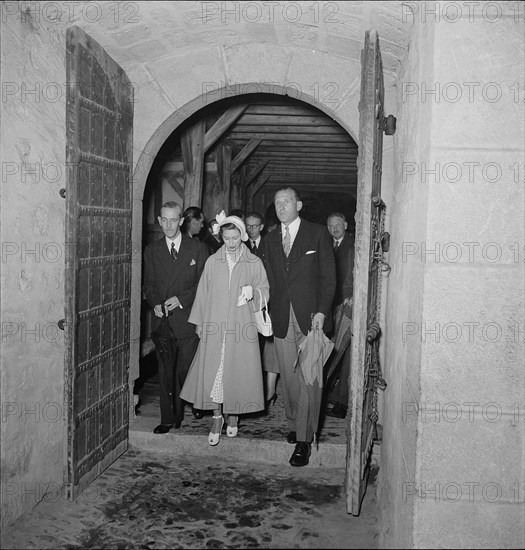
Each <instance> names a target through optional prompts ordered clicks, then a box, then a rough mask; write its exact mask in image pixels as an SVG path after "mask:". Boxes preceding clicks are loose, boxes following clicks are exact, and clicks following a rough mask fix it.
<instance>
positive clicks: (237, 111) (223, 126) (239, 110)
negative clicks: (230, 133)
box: [204, 104, 248, 154]
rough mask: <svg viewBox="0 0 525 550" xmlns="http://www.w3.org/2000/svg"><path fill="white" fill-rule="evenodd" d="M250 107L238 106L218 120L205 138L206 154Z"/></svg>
mask: <svg viewBox="0 0 525 550" xmlns="http://www.w3.org/2000/svg"><path fill="white" fill-rule="evenodd" d="M246 107H248V105H247V104H246V105H244V104H243V105H236V106H235V107H231V108H230V109H228V110H227V111H226V112H224V113H223V114H222V116H221V117H220V118H219V120H217V122H216V123H215V124H214V125H213V126H212V127H211V128H210V129H209V130H208V131H207V132H206V135H205V136H204V154H206V153H207V152H208V151H209V150H210V148H211V147H212V146H213V144H214V143H215V142H216V141H217V140H218V139H219V138H220V137H221V136H222V135H223V134H224V132H226V130H227V129H228V128H229V127H230V126H231V125H232V124H233V123H234V122H235V121H236V120H237V119H238V118H239V117H240V116H241V115H242V114H243V113H244V111H245V110H246Z"/></svg>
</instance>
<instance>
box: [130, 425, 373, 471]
mask: <svg viewBox="0 0 525 550" xmlns="http://www.w3.org/2000/svg"><path fill="white" fill-rule="evenodd" d="M129 444H130V446H132V447H135V448H136V449H141V450H144V451H156V452H160V453H167V454H169V455H170V456H177V455H181V456H188V455H194V456H209V457H213V456H215V457H220V458H222V459H231V460H243V461H245V462H264V463H267V464H287V463H288V461H289V460H290V456H291V455H292V452H293V449H294V446H293V445H290V444H289V443H287V442H286V441H275V440H271V439H261V438H250V437H241V436H237V437H227V436H226V434H223V435H222V436H221V439H220V441H219V444H218V445H216V446H214V447H212V446H210V445H209V444H208V437H207V436H206V435H196V434H184V433H180V432H169V433H167V434H162V435H159V434H154V433H153V432H152V431H144V430H134V429H133V428H132V429H130V432H129ZM380 449H381V447H380V446H379V445H374V447H373V453H372V465H379V458H380ZM307 467H308V468H345V467H346V445H342V444H334V443H320V444H319V446H318V447H317V446H316V445H312V454H311V456H310V462H309V464H308V466H307Z"/></svg>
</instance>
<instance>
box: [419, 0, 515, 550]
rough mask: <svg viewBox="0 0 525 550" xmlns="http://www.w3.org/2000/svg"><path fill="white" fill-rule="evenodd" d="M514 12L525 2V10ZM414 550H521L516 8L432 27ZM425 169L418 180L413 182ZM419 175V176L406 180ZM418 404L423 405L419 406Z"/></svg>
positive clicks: (428, 98)
mask: <svg viewBox="0 0 525 550" xmlns="http://www.w3.org/2000/svg"><path fill="white" fill-rule="evenodd" d="M522 7H523V6H522ZM434 27H435V47H434V57H433V59H434V74H433V78H432V83H427V89H428V88H430V85H432V87H433V88H434V90H435V92H436V93H435V94H432V95H429V94H427V95H426V96H421V95H419V101H422V99H423V97H425V98H426V100H427V103H428V104H430V105H431V109H432V126H431V148H430V155H429V159H428V160H429V165H428V166H427V170H429V169H430V170H435V172H427V175H426V178H425V179H426V181H422V180H421V178H419V184H420V185H423V186H424V187H426V188H427V189H428V193H429V200H428V215H427V232H426V249H427V252H428V253H427V254H426V255H425V256H424V257H421V255H420V256H419V257H417V258H415V257H414V259H412V260H411V261H412V262H413V261H414V260H416V261H417V262H419V263H424V270H425V293H424V300H423V315H422V323H424V325H423V324H422V326H421V330H420V331H419V336H415V337H416V338H418V339H419V340H421V342H422V343H421V397H420V405H421V408H420V414H419V418H418V432H419V437H418V445H417V465H416V478H415V483H416V484H417V487H416V488H415V489H416V490H417V492H416V494H414V495H413V497H412V498H413V501H414V506H415V509H414V543H415V545H416V546H417V547H427V546H431V545H435V544H436V541H439V545H440V546H444V547H447V546H450V545H455V546H459V547H470V548H472V547H480V546H482V547H491V548H496V547H502V546H506V547H515V548H518V547H522V546H523V545H524V544H525V510H524V505H523V502H524V495H523V488H524V483H523V482H524V479H525V474H524V472H525V461H524V455H525V438H524V431H525V423H524V420H525V417H524V411H523V397H524V388H525V368H524V367H525V360H524V357H525V347H524V333H523V330H524V328H525V327H524V310H525V302H524V295H523V288H524V287H523V285H524V280H525V271H524V265H525V264H524V259H525V258H524V256H523V254H524V248H523V244H524V242H525V238H524V237H525V227H524V225H525V224H524V199H525V195H524V187H523V182H524V170H525V163H524V149H525V131H524V130H525V103H524V97H523V93H524V90H523V74H524V72H523V67H524V59H525V57H524V47H525V36H524V33H523V12H522V14H521V17H517V16H516V14H515V13H513V12H512V11H511V10H509V11H507V12H505V11H503V12H502V11H501V10H500V11H499V12H498V11H497V10H495V9H494V7H492V8H491V10H490V11H488V10H487V11H485V12H481V13H479V14H478V15H477V16H474V17H466V16H464V17H462V18H461V20H459V21H457V22H455V23H453V24H452V23H449V22H447V21H444V20H441V21H439V22H436V23H435V25H434ZM421 174H422V172H421V173H420V175H421ZM415 177H417V176H415ZM423 407H426V409H424V408H423Z"/></svg>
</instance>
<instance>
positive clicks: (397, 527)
mask: <svg viewBox="0 0 525 550" xmlns="http://www.w3.org/2000/svg"><path fill="white" fill-rule="evenodd" d="M433 47H434V35H433V32H432V29H430V32H428V30H424V29H423V28H421V27H419V26H417V25H416V26H414V28H413V30H412V35H411V39H410V46H409V51H408V53H407V56H406V57H405V59H404V61H403V65H402V68H401V70H400V72H399V74H398V77H397V80H396V90H397V98H396V100H397V101H396V117H397V129H396V134H395V136H394V150H393V162H394V174H395V177H394V182H393V185H391V186H386V189H387V190H388V193H389V195H390V196H389V197H387V196H385V200H386V204H387V212H389V213H390V214H389V216H388V221H389V224H388V227H389V230H390V232H391V239H390V252H389V253H388V263H389V265H390V266H391V268H392V271H391V273H390V275H389V277H388V282H387V284H388V293H387V299H386V304H385V306H386V307H385V306H383V307H384V308H385V316H386V323H385V331H384V340H385V342H384V349H385V351H384V359H383V374H384V378H385V380H386V382H387V384H388V386H387V388H386V390H385V392H384V397H383V399H384V412H383V444H382V447H381V469H380V472H379V476H380V478H379V480H378V501H379V503H380V507H381V521H382V534H381V540H380V546H381V547H385V548H400V547H407V548H410V547H413V544H414V543H413V503H412V502H411V501H409V500H408V499H407V498H405V495H404V492H403V491H404V488H405V487H406V484H407V483H409V482H410V481H411V480H413V479H414V476H415V458H416V444H417V423H415V422H411V423H408V422H407V421H406V419H407V418H410V416H409V415H410V413H413V411H415V410H417V407H418V404H419V401H420V380H419V377H420V356H421V343H420V342H419V341H418V340H417V339H412V340H407V338H406V336H405V331H406V330H407V327H408V326H411V325H409V323H411V324H415V325H419V324H420V322H421V318H422V311H423V297H424V292H425V280H424V266H423V265H422V264H421V263H416V262H413V263H411V264H408V263H407V262H406V248H407V246H409V245H408V244H407V243H413V242H420V241H421V240H425V234H426V217H427V208H428V189H426V188H425V186H422V185H420V184H419V183H418V182H417V181H416V180H414V179H413V178H408V177H407V174H406V172H407V170H408V167H411V166H414V165H421V164H422V163H425V162H426V161H427V159H428V157H429V147H430V125H431V109H430V106H429V105H428V104H423V103H421V102H418V101H413V100H412V98H411V97H410V96H408V97H404V96H403V93H402V92H403V84H404V83H405V82H412V81H416V82H417V81H422V80H428V79H429V78H431V76H432V71H433V66H432V62H431V60H432V50H433ZM429 61H430V62H429ZM389 139H391V138H389V137H388V136H385V138H384V140H385V142H386V143H388V140H389ZM383 185H384V184H383ZM409 250H411V248H409Z"/></svg>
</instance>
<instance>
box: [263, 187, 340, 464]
mask: <svg viewBox="0 0 525 550" xmlns="http://www.w3.org/2000/svg"><path fill="white" fill-rule="evenodd" d="M274 203H275V211H276V213H277V217H278V218H279V221H280V222H281V223H280V224H279V226H278V228H277V229H276V230H275V231H273V232H271V233H269V234H268V235H267V236H266V237H265V238H264V240H263V242H262V251H261V252H262V254H261V257H262V258H263V261H264V264H265V267H266V272H267V274H268V279H269V282H270V304H269V305H270V316H271V318H272V324H273V334H274V342H275V350H276V352H277V360H278V362H279V372H280V374H281V382H282V388H283V399H284V406H285V413H286V418H287V420H288V424H289V430H290V431H289V433H288V436H287V441H288V442H289V443H295V450H294V452H293V454H292V456H291V458H290V464H291V465H292V466H306V465H307V464H308V462H309V458H310V453H311V443H312V440H313V438H314V435H315V433H316V432H317V420H318V417H319V409H320V406H321V392H322V390H321V386H322V380H321V381H320V380H315V382H313V383H309V381H308V380H305V377H304V375H303V371H302V369H301V368H297V367H296V360H297V354H298V351H299V346H300V345H301V343H303V340H304V339H305V338H306V336H307V334H308V333H309V331H310V330H312V331H313V333H314V335H315V333H316V331H319V332H320V331H322V330H323V329H324V330H327V329H328V328H329V327H327V326H325V318H326V320H327V323H326V324H327V325H328V324H330V321H331V319H330V316H329V313H330V308H331V306H332V301H333V298H334V293H335V282H336V278H335V259H334V252H333V247H332V244H331V239H330V236H329V234H328V231H327V229H326V227H323V226H321V225H318V224H315V223H311V222H309V221H307V220H304V219H302V218H300V217H299V211H300V210H301V208H302V206H303V203H302V202H301V200H300V198H299V195H298V192H297V190H296V189H294V188H292V187H284V188H281V189H279V190H278V191H277V192H276V193H275V197H274ZM327 316H328V317H327ZM319 332H318V333H317V334H318V335H319Z"/></svg>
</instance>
